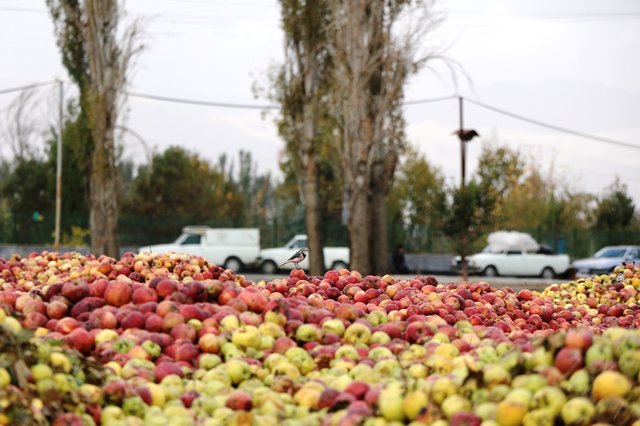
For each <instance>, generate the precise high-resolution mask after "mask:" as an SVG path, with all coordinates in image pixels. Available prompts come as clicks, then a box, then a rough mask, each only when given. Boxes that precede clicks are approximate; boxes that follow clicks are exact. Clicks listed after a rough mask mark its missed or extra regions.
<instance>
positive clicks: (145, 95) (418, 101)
mask: <svg viewBox="0 0 640 426" xmlns="http://www.w3.org/2000/svg"><path fill="white" fill-rule="evenodd" d="M53 83H55V81H49V82H44V83H34V84H30V85H26V86H20V87H12V88H8V89H1V90H0V95H2V94H6V93H12V92H19V91H23V90H28V89H33V88H35V87H40V86H46V85H50V84H53ZM125 93H126V94H127V95H129V96H131V97H134V98H141V99H149V100H155V101H161V102H171V103H179V104H186V105H198V106H209V107H218V108H233V109H250V110H274V109H280V107H279V106H278V105H273V104H271V105H269V104H265V105H255V104H241V103H231V102H216V101H204V100H198V99H187V98H176V97H171V96H161V95H153V94H148V93H137V92H125ZM456 98H462V99H464V100H466V101H467V102H470V103H472V104H474V105H477V106H479V107H481V108H485V109H488V110H490V111H493V112H497V113H499V114H503V115H506V116H509V117H512V118H516V119H518V120H521V121H525V122H527V123H531V124H535V125H537V126H540V127H546V128H549V129H552V130H556V131H558V132H563V133H568V134H571V135H575V136H580V137H582V138H586V139H591V140H594V141H596V142H601V143H606V144H609V145H614V146H618V147H621V148H629V149H634V150H640V145H635V144H631V143H628V142H621V141H616V140H613V139H608V138H603V137H600V136H594V135H590V134H588V133H584V132H579V131H577V130H572V129H567V128H565V127H561V126H557V125H555V124H549V123H545V122H543V121H540V120H536V119H534V118H529V117H525V116H523V115H520V114H516V113H513V112H510V111H507V110H504V109H502V108H498V107H495V106H492V105H489V104H485V103H483V102H480V101H477V100H474V99H470V98H467V97H463V96H456V95H450V96H441V97H436V98H426V99H416V100H411V101H405V102H403V105H405V106H409V105H419V104H425V103H433V102H442V101H447V100H451V99H456Z"/></svg>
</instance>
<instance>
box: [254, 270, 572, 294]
mask: <svg viewBox="0 0 640 426" xmlns="http://www.w3.org/2000/svg"><path fill="white" fill-rule="evenodd" d="M243 275H244V276H245V277H246V278H247V279H249V280H251V281H255V282H257V281H260V280H265V281H271V280H274V279H277V278H282V277H284V276H286V275H285V274H280V275H277V274H276V275H266V274H260V273H247V274H243ZM433 276H434V277H435V278H436V279H437V280H438V283H440V284H450V283H459V282H461V281H462V277H460V276H456V275H433ZM394 277H395V278H396V279H412V278H414V277H415V275H394ZM467 281H468V282H478V281H486V282H488V283H489V284H491V285H492V286H494V287H496V288H502V287H511V288H513V289H514V290H520V289H523V288H526V289H529V290H543V289H544V288H545V287H547V286H548V285H550V284H553V283H558V282H565V281H566V279H561V278H557V279H553V280H547V279H543V278H514V277H480V276H471V277H469V279H468V280H467Z"/></svg>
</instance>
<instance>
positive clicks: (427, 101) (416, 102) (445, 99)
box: [402, 95, 457, 105]
mask: <svg viewBox="0 0 640 426" xmlns="http://www.w3.org/2000/svg"><path fill="white" fill-rule="evenodd" d="M456 98H457V96H456V95H449V96H441V97H439V98H427V99H416V100H413V101H405V102H403V103H402V105H419V104H428V103H432V102H441V101H448V100H451V99H456Z"/></svg>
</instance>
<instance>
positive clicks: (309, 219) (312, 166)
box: [303, 160, 325, 275]
mask: <svg viewBox="0 0 640 426" xmlns="http://www.w3.org/2000/svg"><path fill="white" fill-rule="evenodd" d="M304 173H305V174H306V178H305V182H304V188H303V192H304V200H305V206H304V207H305V216H304V219H305V225H306V228H307V238H308V241H309V273H310V274H311V275H320V274H322V273H323V272H324V269H325V267H324V252H323V244H322V228H321V227H320V196H319V195H320V190H319V188H318V171H317V165H316V162H315V161H314V160H311V161H308V162H307V166H306V167H305V171H304Z"/></svg>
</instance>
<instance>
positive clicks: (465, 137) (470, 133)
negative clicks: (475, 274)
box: [453, 96, 480, 281]
mask: <svg viewBox="0 0 640 426" xmlns="http://www.w3.org/2000/svg"><path fill="white" fill-rule="evenodd" d="M462 99H463V98H462V96H458V106H459V112H460V128H459V129H458V130H456V131H455V132H453V134H454V135H456V136H458V139H460V173H461V175H460V193H461V194H460V195H462V196H463V195H464V186H465V174H466V166H467V163H466V161H467V159H466V156H467V142H471V140H472V139H473V138H475V137H476V136H480V134H479V133H478V132H477V131H475V130H474V129H465V128H464V111H463V106H462ZM463 199H464V198H463ZM466 231H467V230H465V232H463V233H462V235H461V237H460V249H461V250H460V251H461V253H460V261H461V262H462V264H461V265H462V280H463V281H466V280H467V277H468V271H467V259H466V252H467V232H466Z"/></svg>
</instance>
